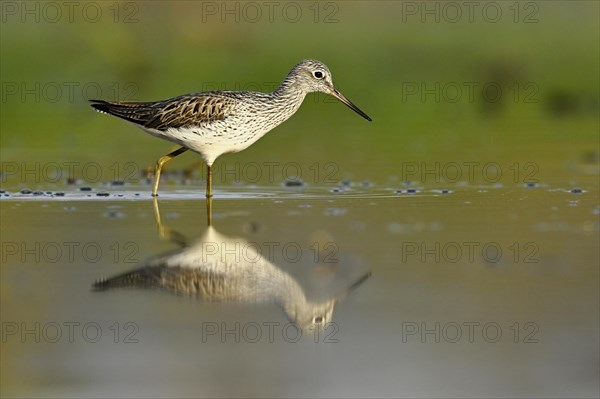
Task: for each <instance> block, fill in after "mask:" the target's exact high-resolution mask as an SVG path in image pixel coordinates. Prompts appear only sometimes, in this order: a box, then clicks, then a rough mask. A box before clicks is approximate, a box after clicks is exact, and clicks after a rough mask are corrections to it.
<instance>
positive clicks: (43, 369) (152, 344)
mask: <svg viewBox="0 0 600 399" xmlns="http://www.w3.org/2000/svg"><path fill="white" fill-rule="evenodd" d="M63 189H64V190H63V191H62V192H64V195H62V196H56V195H55V193H56V192H57V191H54V192H49V193H42V194H38V195H33V193H29V194H27V193H24V194H23V193H19V192H5V193H3V195H4V197H2V200H1V202H0V206H1V209H2V246H3V248H2V276H1V277H2V279H1V284H2V294H1V295H2V319H3V325H2V328H3V331H2V340H3V341H2V370H3V383H2V385H3V387H2V391H3V394H6V395H15V394H16V393H18V394H19V395H23V396H36V395H49V396H76V397H78V396H82V395H85V396H111V395H117V394H118V395H122V396H131V395H134V396H147V397H161V396H173V395H174V393H176V396H179V397H197V396H209V397H210V396H260V395H275V396H285V397H297V396H369V395H370V394H371V393H372V392H373V391H374V390H376V391H377V392H378V394H379V395H380V396H385V395H388V396H398V395H399V394H401V395H402V396H414V395H420V396H465V395H467V396H481V395H486V396H511V395H515V394H517V393H518V395H520V396H528V395H529V396H563V395H569V396H590V395H592V394H593V392H597V375H598V371H599V370H598V354H599V348H598V333H599V331H598V277H599V276H598V262H599V259H598V238H599V237H598V236H599V224H598V216H599V213H600V208H599V207H598V202H597V198H598V192H597V185H596V183H594V182H593V179H592V178H591V177H590V178H589V181H586V180H585V179H584V180H582V181H579V182H578V185H569V186H556V187H555V186H551V185H545V184H530V185H513V186H502V185H488V186H485V185H481V186H473V185H468V184H465V185H456V186H452V187H437V186H436V187H416V188H412V186H408V187H407V186H400V187H392V186H377V185H370V184H361V183H356V184H355V183H349V184H347V185H345V186H344V185H342V186H340V187H300V188H296V187H294V188H285V187H237V188H234V189H223V188H221V190H220V191H219V190H217V192H216V198H215V199H214V200H213V204H212V207H213V210H212V211H213V213H212V226H211V227H208V226H207V213H206V212H207V209H206V202H205V200H204V199H203V198H202V197H201V195H202V190H191V189H190V190H187V189H186V190H183V189H182V188H181V187H180V188H177V187H176V188H172V189H170V190H167V189H166V190H164V191H163V192H162V195H161V197H159V200H158V201H157V202H154V201H153V200H152V199H151V198H150V196H149V189H148V187H147V186H124V187H108V188H107V187H92V188H91V191H81V190H77V189H75V188H73V187H63ZM98 192H108V193H109V195H108V196H97V195H96V194H97V193H98ZM157 221H160V223H159V224H158V223H157ZM207 265H212V266H210V267H214V268H216V269H218V270H220V271H223V270H225V271H224V272H222V273H221V272H219V273H220V274H219V273H216V274H215V273H213V272H214V271H215V269H214V268H213V269H210V267H209V266H207ZM211 270H212V272H211ZM129 272H132V273H130V274H128V275H126V276H125V277H123V276H121V279H120V280H118V279H117V280H110V279H111V278H114V277H116V276H120V275H122V274H124V273H129ZM211 273H213V274H211ZM217 275H218V276H217ZM103 279H109V280H108V281H112V285H111V284H108V283H106V281H105V280H103ZM98 281H100V283H99V284H100V285H96V288H100V289H93V285H94V284H95V283H96V282H98ZM103 284H104V285H103ZM258 287H260V288H258ZM315 317H316V319H315ZM315 325H318V326H315ZM432 381H434V382H435V383H432ZM466 381H468V384H466Z"/></svg>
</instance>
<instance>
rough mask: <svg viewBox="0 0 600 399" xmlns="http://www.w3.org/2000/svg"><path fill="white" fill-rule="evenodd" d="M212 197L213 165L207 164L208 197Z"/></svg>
mask: <svg viewBox="0 0 600 399" xmlns="http://www.w3.org/2000/svg"><path fill="white" fill-rule="evenodd" d="M210 197H212V166H210V165H206V198H210Z"/></svg>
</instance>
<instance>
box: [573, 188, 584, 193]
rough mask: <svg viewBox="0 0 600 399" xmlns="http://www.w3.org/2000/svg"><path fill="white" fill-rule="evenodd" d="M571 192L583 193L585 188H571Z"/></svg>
mask: <svg viewBox="0 0 600 399" xmlns="http://www.w3.org/2000/svg"><path fill="white" fill-rule="evenodd" d="M570 193H571V194H581V193H583V190H582V189H580V188H573V189H571V191H570Z"/></svg>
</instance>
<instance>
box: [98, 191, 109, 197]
mask: <svg viewBox="0 0 600 399" xmlns="http://www.w3.org/2000/svg"><path fill="white" fill-rule="evenodd" d="M109 195H110V194H109V193H107V192H104V191H103V192H100V193H96V196H97V197H108V196H109Z"/></svg>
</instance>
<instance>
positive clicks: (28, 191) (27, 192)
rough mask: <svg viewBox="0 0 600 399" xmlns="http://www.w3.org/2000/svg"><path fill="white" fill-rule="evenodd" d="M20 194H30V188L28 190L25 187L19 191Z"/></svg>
mask: <svg viewBox="0 0 600 399" xmlns="http://www.w3.org/2000/svg"><path fill="white" fill-rule="evenodd" d="M19 192H20V193H21V194H31V190H28V189H26V188H24V189H22V190H21V191H19Z"/></svg>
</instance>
